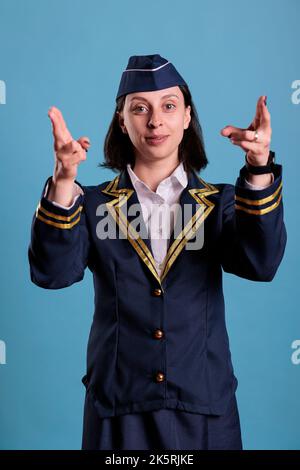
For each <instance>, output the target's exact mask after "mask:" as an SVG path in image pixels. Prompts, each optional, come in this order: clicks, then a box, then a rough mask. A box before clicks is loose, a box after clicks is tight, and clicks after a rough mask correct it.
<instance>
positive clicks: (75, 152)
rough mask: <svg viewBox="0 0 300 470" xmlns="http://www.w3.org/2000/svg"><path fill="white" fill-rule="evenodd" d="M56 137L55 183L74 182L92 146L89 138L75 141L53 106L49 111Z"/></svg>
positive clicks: (61, 116)
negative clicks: (79, 167)
mask: <svg viewBox="0 0 300 470" xmlns="http://www.w3.org/2000/svg"><path fill="white" fill-rule="evenodd" d="M48 116H49V118H50V120H51V123H52V132H53V136H54V153H55V167H54V174H53V178H52V179H53V182H54V184H56V183H70V182H74V181H75V179H76V176H77V169H78V165H79V163H80V162H82V161H83V160H86V151H87V149H88V148H89V146H90V141H89V138H88V137H80V139H78V140H74V139H73V137H72V135H71V133H70V132H69V130H68V128H67V126H66V123H65V120H64V118H63V115H62V113H61V112H60V110H59V109H58V108H56V107H55V106H52V107H51V108H50V109H49V111H48Z"/></svg>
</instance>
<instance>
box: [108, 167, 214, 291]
mask: <svg viewBox="0 0 300 470" xmlns="http://www.w3.org/2000/svg"><path fill="white" fill-rule="evenodd" d="M102 192H103V193H104V194H106V195H108V196H110V197H111V200H110V201H108V202H107V203H106V206H107V209H108V210H109V212H110V214H111V215H112V217H113V219H114V220H115V222H116V223H117V224H118V226H119V228H120V230H121V231H122V233H123V235H124V236H125V238H127V239H128V241H129V242H130V243H131V245H132V247H133V248H134V250H135V251H136V253H137V254H138V255H139V256H140V258H141V259H142V261H143V262H144V263H145V265H146V266H147V268H148V269H149V270H150V272H151V274H152V275H153V276H154V277H155V279H156V280H157V281H158V282H159V284H160V285H161V286H162V282H163V280H164V279H165V277H166V275H167V274H168V272H169V271H170V269H171V267H172V265H173V263H174V262H175V261H176V259H177V258H178V256H179V255H180V253H181V252H182V250H183V249H184V247H185V245H186V243H187V242H188V241H189V240H190V239H192V238H193V237H194V236H195V235H196V232H197V230H198V229H199V227H200V226H201V225H202V224H203V222H204V220H205V219H206V217H207V216H208V215H209V214H210V213H211V211H212V210H213V208H214V204H213V203H212V202H211V201H209V199H207V196H210V195H211V194H215V193H217V192H219V190H218V189H217V188H216V187H215V186H213V185H212V184H209V183H206V182H205V181H203V180H202V179H201V178H200V177H199V176H198V175H197V174H196V172H195V171H192V172H191V173H190V175H189V177H188V184H187V186H186V188H184V190H183V191H182V193H181V196H180V200H179V204H180V208H181V210H179V213H178V217H176V224H175V227H174V230H173V231H172V234H171V237H170V241H169V247H168V252H167V255H166V258H165V267H164V270H163V272H162V273H161V275H159V273H158V272H157V270H156V266H155V261H154V257H153V252H152V248H151V241H150V238H149V236H148V232H147V228H146V225H145V222H144V220H143V216H142V209H141V205H140V203H139V200H138V197H137V193H136V191H135V189H134V187H133V185H132V182H131V179H130V177H129V175H128V172H127V169H126V170H123V171H122V172H121V173H120V175H118V176H116V178H114V179H113V180H112V181H110V183H109V184H108V185H107V186H106V187H105V188H104V189H102ZM133 205H134V207H133ZM130 208H131V209H133V208H134V209H136V208H137V209H138V210H139V212H138V213H137V211H134V212H132V211H131V210H130ZM137 216H138V219H139V223H140V225H139V230H138V231H137V230H136V227H135V222H136V218H137ZM138 232H139V233H138Z"/></svg>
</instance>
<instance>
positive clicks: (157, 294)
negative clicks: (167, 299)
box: [153, 289, 162, 297]
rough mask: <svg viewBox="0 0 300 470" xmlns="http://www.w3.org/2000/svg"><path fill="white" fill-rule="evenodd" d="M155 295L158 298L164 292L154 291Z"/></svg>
mask: <svg viewBox="0 0 300 470" xmlns="http://www.w3.org/2000/svg"><path fill="white" fill-rule="evenodd" d="M153 294H154V295H155V296H156V297H159V296H160V295H162V290H161V289H154V291H153Z"/></svg>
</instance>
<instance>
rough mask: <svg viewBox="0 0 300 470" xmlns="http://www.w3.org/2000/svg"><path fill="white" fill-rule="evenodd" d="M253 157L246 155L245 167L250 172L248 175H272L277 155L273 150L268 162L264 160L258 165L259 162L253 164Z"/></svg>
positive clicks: (270, 152)
mask: <svg viewBox="0 0 300 470" xmlns="http://www.w3.org/2000/svg"><path fill="white" fill-rule="evenodd" d="M250 159H251V156H249V155H248V154H246V155H245V166H246V168H247V170H248V173H250V174H253V175H263V174H266V173H272V171H273V168H274V161H275V153H274V152H272V151H271V150H270V151H269V154H268V159H267V161H265V160H262V161H261V163H258V162H257V160H256V161H255V162H253V163H251V160H250Z"/></svg>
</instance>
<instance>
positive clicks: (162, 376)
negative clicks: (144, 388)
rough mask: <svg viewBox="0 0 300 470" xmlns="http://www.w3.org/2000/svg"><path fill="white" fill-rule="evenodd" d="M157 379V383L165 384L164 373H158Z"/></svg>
mask: <svg viewBox="0 0 300 470" xmlns="http://www.w3.org/2000/svg"><path fill="white" fill-rule="evenodd" d="M155 379H156V382H163V381H164V379H165V375H164V374H163V373H162V372H157V374H156V377H155Z"/></svg>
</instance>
